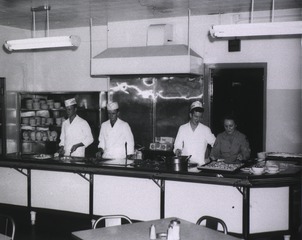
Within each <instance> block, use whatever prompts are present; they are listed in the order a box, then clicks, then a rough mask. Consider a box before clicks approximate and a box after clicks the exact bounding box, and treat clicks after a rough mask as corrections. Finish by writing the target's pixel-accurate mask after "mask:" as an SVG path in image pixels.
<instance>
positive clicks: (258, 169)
mask: <svg viewBox="0 0 302 240" xmlns="http://www.w3.org/2000/svg"><path fill="white" fill-rule="evenodd" d="M251 170H252V173H253V174H255V175H260V174H262V173H264V171H265V169H264V167H252V168H251Z"/></svg>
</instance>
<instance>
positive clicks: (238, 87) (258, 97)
mask: <svg viewBox="0 0 302 240" xmlns="http://www.w3.org/2000/svg"><path fill="white" fill-rule="evenodd" d="M206 73H208V74H207V75H208V76H207V81H208V82H207V84H206V85H207V87H208V91H206V92H207V93H208V97H207V99H208V103H207V105H208V107H209V116H210V119H209V123H210V126H211V129H212V131H213V133H214V134H215V136H217V134H218V133H220V132H223V131H224V128H223V123H222V118H223V116H224V115H225V114H234V115H235V116H236V118H237V126H238V127H237V128H238V130H239V131H240V132H242V133H244V134H245V135H246V136H247V138H248V140H249V142H250V147H251V158H254V157H256V156H257V152H261V151H264V148H265V147H264V143H265V132H264V129H265V120H264V116H266V115H265V107H264V106H265V89H266V87H265V86H266V64H264V63H263V64H216V65H208V66H207V67H206Z"/></svg>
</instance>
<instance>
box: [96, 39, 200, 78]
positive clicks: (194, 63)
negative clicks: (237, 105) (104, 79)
mask: <svg viewBox="0 0 302 240" xmlns="http://www.w3.org/2000/svg"><path fill="white" fill-rule="evenodd" d="M202 64H203V59H202V58H201V57H200V56H199V55H198V54H197V53H196V52H194V51H193V50H192V49H190V51H189V50H188V46H187V45H183V44H180V45H161V46H144V47H122V48H108V49H106V50H105V51H103V52H102V53H100V54H98V55H97V56H95V57H94V58H93V59H92V60H91V75H104V76H110V75H136V74H139V75H141V74H194V75H202Z"/></svg>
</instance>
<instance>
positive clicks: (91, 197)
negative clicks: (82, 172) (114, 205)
mask: <svg viewBox="0 0 302 240" xmlns="http://www.w3.org/2000/svg"><path fill="white" fill-rule="evenodd" d="M89 216H90V219H92V217H93V174H92V173H90V174H89Z"/></svg>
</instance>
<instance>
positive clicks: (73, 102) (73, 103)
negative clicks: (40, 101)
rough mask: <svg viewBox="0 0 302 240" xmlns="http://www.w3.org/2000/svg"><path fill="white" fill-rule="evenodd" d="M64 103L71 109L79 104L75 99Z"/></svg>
mask: <svg viewBox="0 0 302 240" xmlns="http://www.w3.org/2000/svg"><path fill="white" fill-rule="evenodd" d="M64 103H65V107H69V106H71V105H76V104H77V102H76V100H75V98H70V99H67V100H65V101H64Z"/></svg>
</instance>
